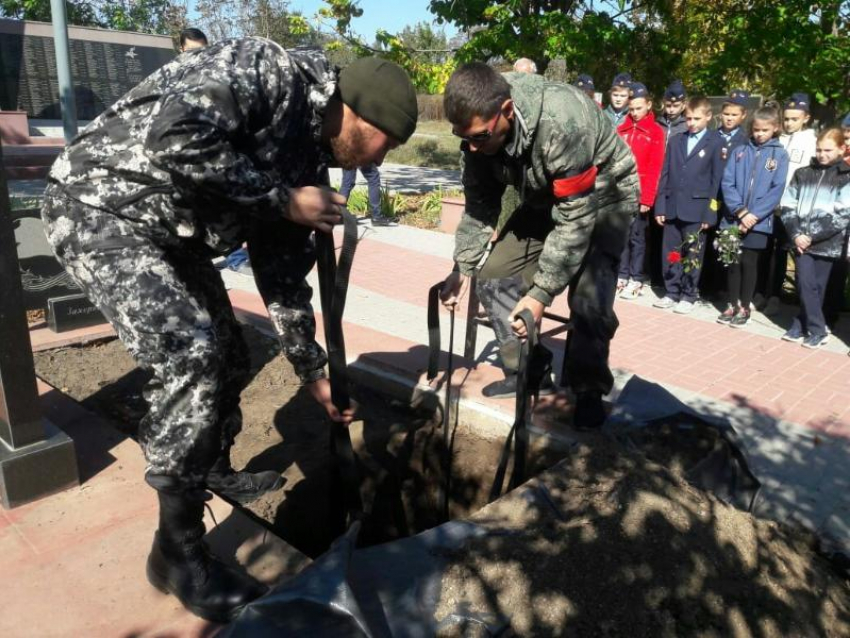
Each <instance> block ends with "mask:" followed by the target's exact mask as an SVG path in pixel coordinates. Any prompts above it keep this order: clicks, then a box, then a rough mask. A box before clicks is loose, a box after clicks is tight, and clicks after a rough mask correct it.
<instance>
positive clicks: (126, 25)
mask: <svg viewBox="0 0 850 638" xmlns="http://www.w3.org/2000/svg"><path fill="white" fill-rule="evenodd" d="M65 11H66V13H67V19H68V24H72V25H77V26H91V27H103V28H106V29H116V30H118V31H139V32H142V33H157V34H163V35H170V34H172V33H173V32H174V30H175V28H176V26H177V24H178V23H179V22H180V21H181V20H182V19H184V17H185V14H186V7H185V3H182V4H181V3H176V2H170V1H169V0H90V1H88V2H86V1H75V0H66V2H65ZM0 15H3V16H5V17H10V18H16V19H18V20H38V21H40V22H52V20H53V18H52V15H51V9H50V0H0Z"/></svg>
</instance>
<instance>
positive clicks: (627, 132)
mask: <svg viewBox="0 0 850 638" xmlns="http://www.w3.org/2000/svg"><path fill="white" fill-rule="evenodd" d="M617 133H619V135H620V137H622V138H623V139H624V140H626V144H628V145H629V148H631V149H632V153H633V154H634V156H635V162H637V169H638V178H639V179H640V203H641V204H643V205H644V206H653V205H654V204H655V194H656V193H657V192H658V178H659V177H661V168H662V167H663V166H664V147H665V146H666V144H665V140H664V129H663V128H661V127H660V126H659V125H658V123H657V122H656V121H655V115H653V114H652V112H650V113H647V115H646V116H645V117H644V118H643V119H642V120H640V121H639V122H635V121H634V120H633V119H632V116H631V115H627V116H626V119H625V121H624V122H623V123H622V124H620V126H618V127H617Z"/></svg>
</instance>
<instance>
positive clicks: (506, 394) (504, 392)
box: [481, 372, 557, 399]
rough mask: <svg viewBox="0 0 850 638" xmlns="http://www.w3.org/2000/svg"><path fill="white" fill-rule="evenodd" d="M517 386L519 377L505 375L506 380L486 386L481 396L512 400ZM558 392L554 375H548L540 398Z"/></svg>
mask: <svg viewBox="0 0 850 638" xmlns="http://www.w3.org/2000/svg"><path fill="white" fill-rule="evenodd" d="M516 386H517V375H516V373H515V372H514V373H510V374H507V375H505V378H504V379H502V380H501V381H494V382H493V383H490V384H488V385H485V386H484V387H483V388H482V389H481V394H483V395H484V396H485V397H487V398H488V399H512V398H514V397H515V396H516ZM556 390H557V388H556V387H555V384H554V382H553V381H552V375H551V374H547V375H546V376H544V377H543V381H542V382H541V383H540V391H539V392H538V396H541V397H545V396H548V395H550V394H555V392H556Z"/></svg>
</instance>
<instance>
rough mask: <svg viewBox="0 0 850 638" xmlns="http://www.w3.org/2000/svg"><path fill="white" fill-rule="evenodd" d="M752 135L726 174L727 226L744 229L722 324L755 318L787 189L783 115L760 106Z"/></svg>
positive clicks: (723, 223)
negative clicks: (762, 265) (764, 263)
mask: <svg viewBox="0 0 850 638" xmlns="http://www.w3.org/2000/svg"><path fill="white" fill-rule="evenodd" d="M751 127H752V135H751V137H750V141H749V142H748V143H747V145H746V146H739V147H738V148H737V149H736V150H735V152H734V153H733V154H732V155H731V156H730V157H729V160H728V162H727V164H726V168H725V170H724V172H723V181H722V184H721V185H722V188H723V199H724V200H725V202H726V209H725V213H724V215H723V218H722V219H721V222H720V227H721V228H728V227H730V226H737V227H738V228H739V230H740V231H741V233H743V241H742V243H741V255H740V258H739V259H740V261H739V262H738V263H736V264H732V265H730V266H729V272H728V286H727V292H728V300H729V305H728V307H727V308H726V310H724V311H723V313H722V314H721V315H720V316H719V317H717V322H718V323H721V324H726V325H728V326H730V327H732V328H743V327H744V326H746V325H747V324H748V323H749V321H750V313H751V308H750V305H751V303H752V300H753V293H754V292H755V288H756V280H757V277H758V268H759V255H760V253H761V252H763V251H764V250H765V248H767V246H768V239H769V238H770V236H771V234H772V233H773V224H774V217H775V215H774V210H775V209H776V207H777V206H778V205H779V202H780V200H781V199H782V192H783V191H784V190H785V176H786V175H787V173H788V153H786V152H785V149H784V148H783V147H782V144H780V143H779V140H778V139H777V136H778V134H779V113H778V112H777V111H776V110H774V109H768V108H760V109H758V110H757V111H756V112H755V113H754V114H753V120H752V125H751Z"/></svg>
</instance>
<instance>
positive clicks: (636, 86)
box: [629, 82, 649, 98]
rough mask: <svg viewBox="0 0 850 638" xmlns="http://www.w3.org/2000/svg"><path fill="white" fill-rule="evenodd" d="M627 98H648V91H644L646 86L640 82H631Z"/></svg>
mask: <svg viewBox="0 0 850 638" xmlns="http://www.w3.org/2000/svg"><path fill="white" fill-rule="evenodd" d="M629 97H631V98H636V97H649V91H647V90H646V85H644V84H641V83H640V82H632V84H631V86H630V87H629Z"/></svg>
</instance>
